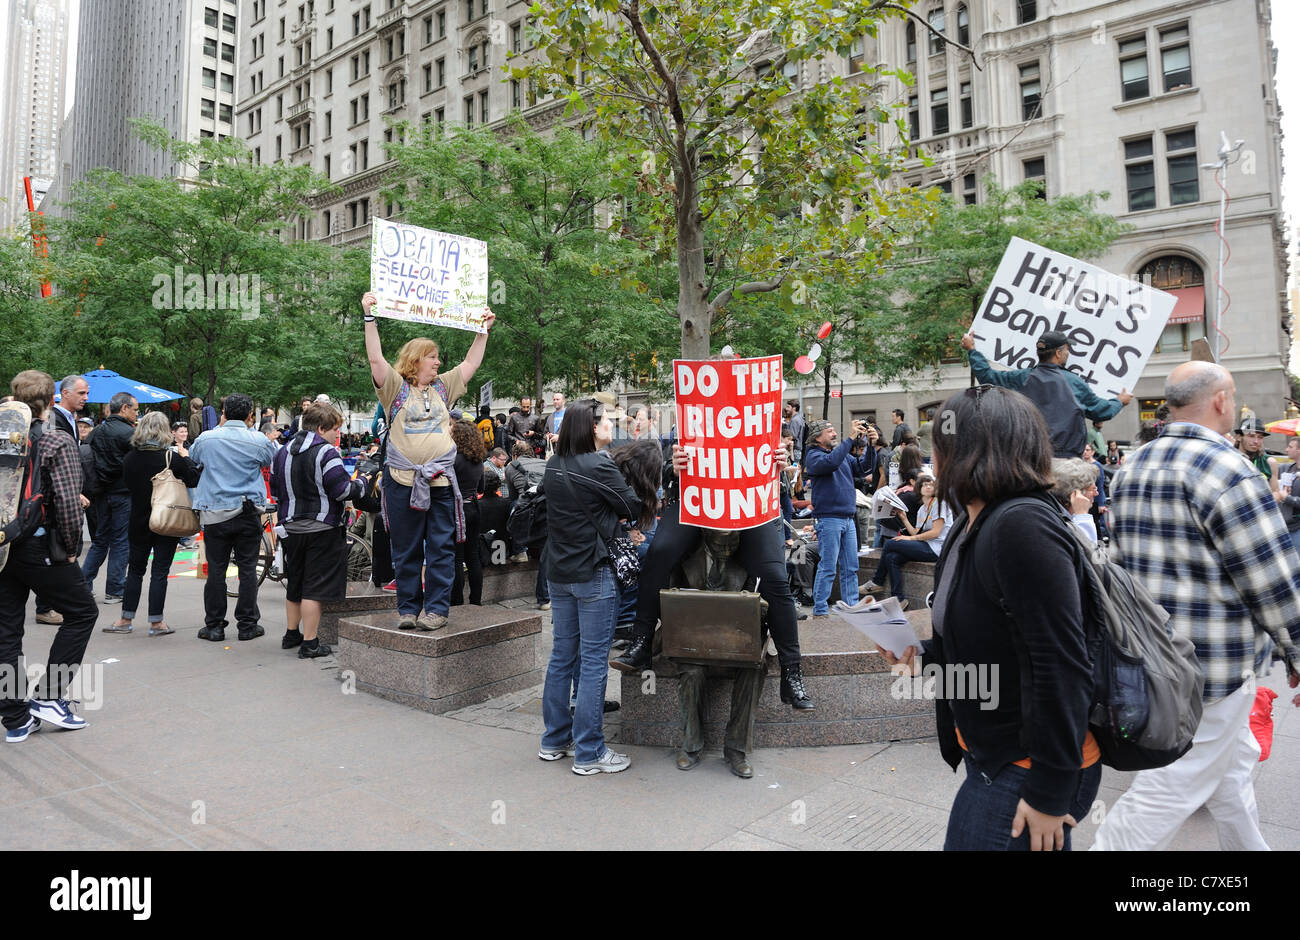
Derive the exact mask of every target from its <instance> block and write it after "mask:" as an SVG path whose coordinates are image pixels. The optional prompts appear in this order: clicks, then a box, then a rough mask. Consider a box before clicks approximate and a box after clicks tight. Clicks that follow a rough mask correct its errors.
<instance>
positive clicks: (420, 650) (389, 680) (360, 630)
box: [338, 606, 546, 714]
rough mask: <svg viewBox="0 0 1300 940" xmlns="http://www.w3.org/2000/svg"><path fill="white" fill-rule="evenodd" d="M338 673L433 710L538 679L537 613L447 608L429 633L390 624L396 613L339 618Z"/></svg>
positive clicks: (541, 668) (365, 688)
mask: <svg viewBox="0 0 1300 940" xmlns="http://www.w3.org/2000/svg"><path fill="white" fill-rule="evenodd" d="M338 634H339V636H338V660H339V674H340V675H341V676H342V678H343V679H344V681H348V680H349V679H351V680H353V681H355V683H356V688H357V689H359V690H360V691H362V692H369V693H370V694H371V695H377V696H379V697H380V698H385V699H388V700H389V701H393V702H400V703H401V704H403V705H410V706H411V707H413V708H418V709H420V710H422V711H427V712H433V713H435V714H440V713H442V712H447V711H452V710H454V709H457V708H464V707H465V706H467V705H476V704H478V703H479V702H484V701H487V700H488V699H490V698H495V697H496V696H498V695H505V694H506V693H509V692H514V691H517V690H519V689H522V688H527V687H528V686H532V685H536V684H537V683H539V682H541V681H542V680H543V679H544V678H545V667H546V662H545V660H544V659H543V658H542V653H541V635H542V618H541V616H540V615H539V614H537V613H536V612H534V611H520V610H508V609H506V608H504V607H495V606H493V607H475V606H463V607H453V608H452V609H451V615H450V618H449V622H448V624H447V625H446V626H445V627H443V628H442V629H441V630H436V631H434V632H432V633H429V632H425V631H421V630H399V629H397V614H396V611H395V610H394V611H386V612H383V613H370V614H365V613H363V614H358V615H353V616H347V617H343V618H342V619H340V620H339V625H338Z"/></svg>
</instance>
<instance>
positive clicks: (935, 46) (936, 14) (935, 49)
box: [927, 7, 947, 55]
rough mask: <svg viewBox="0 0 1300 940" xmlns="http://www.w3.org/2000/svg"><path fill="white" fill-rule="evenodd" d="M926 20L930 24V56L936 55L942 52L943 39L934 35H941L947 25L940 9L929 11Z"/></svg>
mask: <svg viewBox="0 0 1300 940" xmlns="http://www.w3.org/2000/svg"><path fill="white" fill-rule="evenodd" d="M927 19H928V21H929V23H930V33H929V36H930V55H938V54H939V53H941V52H943V39H941V38H940V37H939V36H936V35H935V33H942V32H943V31H944V29H945V27H946V23H947V20H946V18H945V16H944V12H943V8H942V7H940V8H939V9H937V10H931V11H930V15H929V17H927Z"/></svg>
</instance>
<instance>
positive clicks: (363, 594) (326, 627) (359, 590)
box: [318, 581, 397, 646]
mask: <svg viewBox="0 0 1300 940" xmlns="http://www.w3.org/2000/svg"><path fill="white" fill-rule="evenodd" d="M383 610H386V611H392V612H393V614H394V615H396V613H397V594H396V593H395V592H393V591H385V590H383V589H382V588H377V587H375V586H374V585H373V584H371V583H370V582H369V581H352V582H350V583H349V584H348V593H347V596H346V597H344V598H343V600H341V601H327V602H325V603H322V604H321V615H320V632H319V634H318V635H319V636H320V641H321V642H322V643H328V644H329V645H330V646H333V645H334V644H335V643H337V642H338V639H339V619H340V618H342V617H350V616H353V615H355V614H362V613H375V612H377V611H383Z"/></svg>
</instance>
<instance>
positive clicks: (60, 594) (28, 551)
mask: <svg viewBox="0 0 1300 940" xmlns="http://www.w3.org/2000/svg"><path fill="white" fill-rule="evenodd" d="M11 389H12V391H13V394H14V398H15V399H16V400H18V401H20V402H22V403H23V404H25V405H27V407H29V408H30V409H31V410H32V424H31V449H30V451H29V454H30V459H29V466H28V469H27V471H26V472H25V477H24V481H23V482H24V492H25V493H26V492H27V491H28V489H29V484H30V491H31V494H32V498H31V499H28V500H26V502H25V503H23V504H20V506H19V510H18V516H19V517H20V518H21V517H23V516H24V514H25V513H26V512H31V513H32V514H33V515H32V524H31V525H30V526H25V527H24V531H23V532H21V533H20V534H19V535H18V536H17V537H16V538H15V539H14V541H13V543H12V545H11V547H10V549H9V558H8V561H7V562H6V563H5V566H4V569H3V571H0V667H3V668H4V669H5V670H7V671H8V673H9V675H10V676H16V675H18V662H19V658H20V657H21V656H22V655H23V613H24V611H25V609H26V607H27V596H28V594H29V593H30V592H33V591H34V592H36V593H37V594H40V595H42V596H43V597H46V598H49V599H50V600H51V601H52V602H53V603H54V604H55V606H56V607H57V609H58V610H59V612H60V613H62V614H63V623H62V625H61V626H60V627H59V630H58V632H57V633H56V634H55V635H54V642H53V643H52V644H51V646H50V655H49V659H48V661H47V667H46V671H45V675H44V677H43V678H42V680H41V685H40V686H39V687H38V688H37V689H36V693H35V695H33V697H32V699H31V701H30V702H29V701H28V700H27V699H26V698H25V697H21V698H20V697H18V690H17V689H15V688H14V687H13V686H12V685H11V684H6V683H0V718H2V719H3V722H4V727H5V741H6V742H7V743H9V744H19V743H21V742H23V741H25V740H27V737H28V735H30V734H31V733H32V732H34V731H39V730H40V728H41V724H42V723H49V724H53V725H57V726H58V727H60V728H66V729H68V730H75V729H78V728H84V727H85V726H86V721H85V719H84V718H81V717H80V716H78V715H76V714H74V713H73V712H72V709H71V707H70V705H69V702H68V693H69V683H70V682H71V681H72V676H73V674H74V673H75V672H76V671H77V669H78V668H80V666H81V659H82V656H83V655H84V654H85V652H86V644H87V643H88V642H89V640H90V634H91V632H92V631H93V630H94V629H95V619H96V618H97V617H98V616H99V607H98V606H97V605H96V604H95V599H94V597H92V596H91V593H90V587H89V586H88V585H87V583H86V580H85V579H84V578H83V577H82V576H81V570H80V569H79V568H78V567H77V555H78V554H80V552H81V525H82V516H81V462H80V461H79V460H78V458H77V445H76V441H75V439H74V438H73V437H71V436H69V435H67V434H64V433H62V432H61V431H57V430H46V428H45V425H44V423H43V420H42V419H43V418H44V416H45V412H46V409H47V408H48V406H49V405H50V403H51V402H52V401H53V399H54V380H53V379H52V378H50V377H49V376H48V375H46V374H45V373H44V372H37V371H35V370H32V369H29V370H27V371H25V372H20V373H18V375H16V376H14V379H13V382H12V383H11ZM38 505H39V506H40V507H41V508H39V509H37V506H38ZM28 527H30V528H31V530H32V531H30V532H28V531H26V529H27V528H28Z"/></svg>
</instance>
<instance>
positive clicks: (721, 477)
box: [673, 356, 784, 529]
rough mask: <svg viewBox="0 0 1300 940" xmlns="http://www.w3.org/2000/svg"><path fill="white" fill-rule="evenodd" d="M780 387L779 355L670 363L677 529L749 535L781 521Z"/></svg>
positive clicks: (685, 360) (678, 360) (781, 386)
mask: <svg viewBox="0 0 1300 940" xmlns="http://www.w3.org/2000/svg"><path fill="white" fill-rule="evenodd" d="M783 388H784V386H783V384H782V382H781V357H780V356H764V357H762V358H760V359H721V360H709V361H697V360H687V359H675V360H673V391H674V393H675V394H676V405H677V437H678V439H679V440H680V442H681V445H682V447H683V448H685V450H686V453H687V457H688V463H687V467H686V470H685V471H684V472H683V473H682V475H681V517H680V519H681V522H682V524H683V525H694V526H700V527H702V528H705V529H752V528H753V527H755V526H758V525H762V524H763V523H764V522H768V521H770V520H772V519H775V518H776V517H777V516H778V515H780V513H781V491H780V487H779V485H778V483H777V479H776V465H775V464H774V463H773V461H772V455H773V454H774V453H775V452H776V449H777V447H779V446H780V443H781V392H782V390H783Z"/></svg>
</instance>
